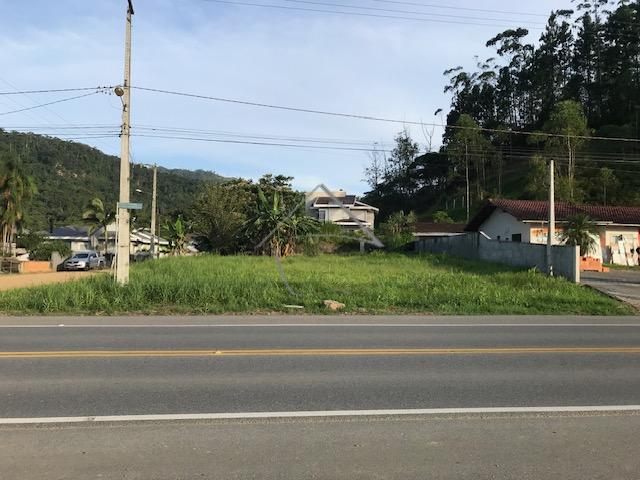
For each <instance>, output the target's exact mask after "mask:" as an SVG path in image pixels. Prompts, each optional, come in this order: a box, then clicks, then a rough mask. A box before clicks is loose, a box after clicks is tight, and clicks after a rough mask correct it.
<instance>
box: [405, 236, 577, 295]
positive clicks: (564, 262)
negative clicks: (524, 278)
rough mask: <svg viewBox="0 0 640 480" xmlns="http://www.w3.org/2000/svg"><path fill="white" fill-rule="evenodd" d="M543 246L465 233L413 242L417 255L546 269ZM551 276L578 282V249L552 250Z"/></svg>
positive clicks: (560, 248)
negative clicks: (443, 256) (434, 255)
mask: <svg viewBox="0 0 640 480" xmlns="http://www.w3.org/2000/svg"><path fill="white" fill-rule="evenodd" d="M546 249H547V247H546V245H540V244H534V243H520V242H499V241H497V240H491V239H490V238H488V237H487V236H486V235H484V234H483V233H478V232H469V233H466V234H464V235H455V236H449V237H423V238H419V239H418V240H416V250H417V251H419V252H430V253H445V254H447V255H453V256H456V257H463V258H467V259H470V260H482V261H486V262H493V263H502V264H505V265H510V266H513V267H523V268H534V267H535V268H536V269H538V270H539V271H541V272H546V270H547V256H546V255H547V253H546ZM552 255H553V264H554V273H555V275H557V276H561V277H564V278H566V279H568V280H570V281H572V282H576V283H578V282H579V281H580V257H579V248H578V247H570V246H567V245H554V246H553V247H552Z"/></svg>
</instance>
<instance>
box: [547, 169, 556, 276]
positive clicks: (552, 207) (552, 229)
mask: <svg viewBox="0 0 640 480" xmlns="http://www.w3.org/2000/svg"><path fill="white" fill-rule="evenodd" d="M553 163H554V162H553V159H551V160H549V229H548V232H547V273H548V274H549V275H550V276H553V253H552V252H553V249H552V248H551V247H552V245H553V239H554V238H555V236H556V203H555V191H554V190H555V185H554V175H555V172H554V168H555V167H554V165H553Z"/></svg>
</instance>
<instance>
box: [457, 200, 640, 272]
mask: <svg viewBox="0 0 640 480" xmlns="http://www.w3.org/2000/svg"><path fill="white" fill-rule="evenodd" d="M579 213H581V214H584V215H586V216H588V217H589V218H590V219H591V221H593V222H594V223H595V224H596V225H597V227H598V235H597V237H598V238H597V245H598V248H596V249H595V251H593V252H590V254H589V256H592V257H594V258H597V259H600V260H602V261H604V262H605V263H615V264H620V265H638V252H637V249H638V246H639V245H640V207H614V206H605V205H576V204H571V203H567V202H556V203H555V215H556V232H557V233H560V232H562V229H563V225H564V224H566V222H567V220H569V219H570V218H571V217H573V216H575V215H576V214H579ZM548 218H549V202H547V201H539V200H508V199H495V200H492V199H490V200H488V201H487V202H486V203H485V205H484V206H483V207H482V208H481V209H480V211H479V212H478V213H477V214H476V215H475V216H474V217H473V218H472V219H471V220H470V221H469V223H468V224H467V226H466V227H465V231H467V232H483V233H484V234H485V235H487V236H488V237H490V238H491V239H493V240H498V241H501V242H527V243H542V244H546V243H547V236H548V232H549V222H548ZM554 243H555V244H559V243H561V240H560V237H559V236H557V238H555V239H554Z"/></svg>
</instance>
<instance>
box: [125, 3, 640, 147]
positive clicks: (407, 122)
mask: <svg viewBox="0 0 640 480" xmlns="http://www.w3.org/2000/svg"><path fill="white" fill-rule="evenodd" d="M216 1H217V0H216ZM131 88H133V89H136V90H141V91H146V92H154V93H162V94H165V95H175V96H181V97H188V98H196V99H199V100H211V101H215V102H225V103H234V104H238V105H247V106H250V107H260V108H271V109H276V110H285V111H291V112H299V113H311V114H316V115H327V116H332V117H341V118H352V119H357V120H369V121H374V122H387V123H395V124H399V125H419V126H433V127H440V128H450V129H453V130H474V131H478V132H488V133H504V134H510V135H527V136H537V137H540V138H544V137H554V138H572V139H582V140H608V141H616V142H633V143H638V142H640V139H637V138H621V137H599V136H593V137H589V136H586V135H563V134H559V133H545V132H526V131H518V130H503V129H496V128H484V127H464V126H461V125H443V124H440V123H430V122H418V121H411V120H397V119H393V118H384V117H378V116H373V115H361V114H353V113H341V112H331V111H327V110H315V109H309V108H300V107H289V106H284V105H275V104H268V103H259V102H250V101H246V100H237V99H232V98H224V97H213V96H209V95H199V94H194V93H185V92H178V91H173V90H163V89H159V88H149V87H140V86H131Z"/></svg>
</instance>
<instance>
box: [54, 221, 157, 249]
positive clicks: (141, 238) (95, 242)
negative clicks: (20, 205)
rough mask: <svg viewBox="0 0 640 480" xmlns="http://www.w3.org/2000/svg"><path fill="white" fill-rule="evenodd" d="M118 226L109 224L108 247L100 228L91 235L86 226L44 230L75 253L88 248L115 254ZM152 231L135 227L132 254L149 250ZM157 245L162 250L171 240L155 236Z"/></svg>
mask: <svg viewBox="0 0 640 480" xmlns="http://www.w3.org/2000/svg"><path fill="white" fill-rule="evenodd" d="M116 228H117V225H116V224H115V223H112V224H110V225H109V226H107V248H106V249H105V245H104V230H103V229H102V228H99V229H98V230H96V231H95V232H93V233H92V234H91V235H89V228H88V227H86V226H74V225H68V226H66V227H56V228H54V229H53V231H52V232H43V236H44V237H45V238H46V239H47V240H52V241H53V240H59V241H63V242H66V243H68V244H69V248H70V249H71V251H72V252H73V253H76V252H82V251H86V250H98V251H100V252H104V251H106V253H107V254H111V255H114V254H115V251H116ZM151 238H152V235H151V232H150V230H149V229H146V228H143V229H140V230H137V229H133V230H131V233H130V251H131V254H136V253H140V252H146V251H149V249H150V248H151ZM155 246H156V248H157V249H158V251H160V252H162V251H164V250H166V249H167V248H168V247H169V241H168V240H166V239H164V238H162V237H159V236H157V235H156V236H155Z"/></svg>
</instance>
